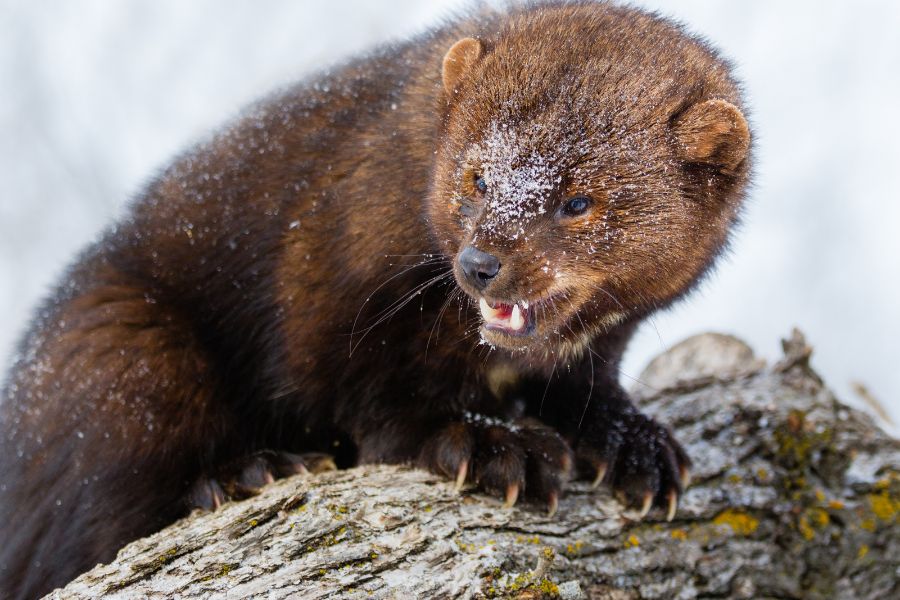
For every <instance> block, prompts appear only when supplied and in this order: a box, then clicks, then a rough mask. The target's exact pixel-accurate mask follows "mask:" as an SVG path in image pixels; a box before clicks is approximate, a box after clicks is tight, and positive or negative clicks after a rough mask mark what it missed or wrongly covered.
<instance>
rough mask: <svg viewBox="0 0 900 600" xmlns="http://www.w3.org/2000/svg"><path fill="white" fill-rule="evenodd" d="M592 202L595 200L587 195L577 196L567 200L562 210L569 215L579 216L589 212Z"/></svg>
mask: <svg viewBox="0 0 900 600" xmlns="http://www.w3.org/2000/svg"><path fill="white" fill-rule="evenodd" d="M592 203H593V201H592V200H591V199H590V198H588V197H587V196H575V197H574V198H569V199H568V200H566V203H565V204H563V205H562V208H561V209H560V211H561V212H562V214H564V215H565V216H567V217H577V216H578V215H583V214H584V213H585V212H587V209H589V208H590V207H591V204H592Z"/></svg>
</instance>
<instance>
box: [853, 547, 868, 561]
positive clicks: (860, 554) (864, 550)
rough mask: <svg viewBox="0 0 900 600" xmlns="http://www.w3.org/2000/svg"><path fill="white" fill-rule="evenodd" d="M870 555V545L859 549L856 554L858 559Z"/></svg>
mask: <svg viewBox="0 0 900 600" xmlns="http://www.w3.org/2000/svg"><path fill="white" fill-rule="evenodd" d="M868 553H869V546H868V544H863V545H862V546H860V547H859V550H858V551H857V552H856V558H858V559H863V558H865V557H866V554H868Z"/></svg>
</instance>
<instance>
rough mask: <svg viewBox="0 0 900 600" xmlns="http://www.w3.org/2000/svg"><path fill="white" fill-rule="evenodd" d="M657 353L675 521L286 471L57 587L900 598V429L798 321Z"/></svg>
mask: <svg viewBox="0 0 900 600" xmlns="http://www.w3.org/2000/svg"><path fill="white" fill-rule="evenodd" d="M784 348H785V356H784V358H783V359H782V360H781V361H780V362H778V363H777V364H775V365H773V366H766V365H765V364H764V363H763V362H762V361H760V360H758V359H757V358H755V357H754V355H753V352H752V351H751V350H750V349H749V348H748V347H747V346H746V345H745V344H743V343H742V342H740V341H739V340H736V339H734V338H731V337H728V336H722V335H715V334H706V335H702V336H697V337H694V338H691V339H690V340H687V341H686V342H683V343H682V344H680V345H678V346H676V347H674V348H672V349H671V350H670V351H668V352H667V353H665V354H663V355H661V356H660V357H658V358H657V359H655V360H654V361H653V362H652V363H651V365H650V366H649V367H648V369H647V370H646V371H645V372H644V373H643V374H642V375H641V377H640V378H639V379H640V381H641V382H642V385H641V387H640V388H639V389H636V390H634V394H635V396H636V398H637V399H638V400H639V402H640V403H641V404H642V405H643V407H644V409H645V410H646V411H647V412H649V413H651V414H653V415H655V416H656V417H658V418H659V419H660V420H661V421H662V422H664V423H667V424H670V425H671V426H672V428H673V430H674V431H675V433H676V435H677V437H678V439H679V440H681V442H682V443H683V444H684V445H685V447H686V449H687V451H688V453H689V454H690V456H691V457H692V459H693V461H694V473H693V478H694V479H693V483H692V485H691V486H690V487H689V488H688V490H687V492H686V494H685V496H684V498H683V499H682V501H681V504H680V506H679V509H678V513H677V515H676V516H675V519H674V520H673V521H672V522H666V521H665V520H664V515H662V514H661V513H660V512H659V511H653V512H651V513H650V515H648V516H647V518H645V519H643V520H641V519H639V518H638V515H637V514H636V513H635V512H634V511H629V510H624V509H623V507H622V506H621V505H620V504H619V503H618V502H617V501H616V500H615V499H614V498H612V497H611V496H610V495H609V493H608V492H606V491H605V490H602V489H601V490H593V489H591V488H590V487H589V486H588V485H585V484H581V483H573V484H571V485H570V487H569V488H568V490H567V493H566V496H565V497H564V498H563V499H562V500H561V502H560V506H559V512H558V513H557V514H556V516H554V517H552V518H550V517H547V516H546V515H545V514H544V513H543V512H542V511H541V510H540V509H539V508H537V507H531V506H527V505H525V506H517V507H515V508H513V509H506V508H504V507H503V506H502V505H501V503H500V502H499V501H498V500H494V499H492V498H488V497H486V496H483V495H481V494H477V493H474V492H470V491H464V492H463V493H461V494H459V493H455V492H454V491H453V488H452V485H451V484H450V483H449V482H447V481H444V480H442V479H440V478H438V477H435V476H433V475H430V474H428V473H424V472H421V471H417V470H413V469H409V468H406V467H391V466H363V467H359V468H356V469H350V470H345V471H335V472H330V473H325V474H319V475H306V476H297V477H293V478H290V479H286V480H282V481H278V482H276V483H274V484H272V485H270V486H268V487H267V488H266V490H265V491H264V492H263V493H262V494H261V495H259V496H257V497H255V498H252V499H249V500H245V501H242V502H233V503H229V504H227V505H226V506H224V507H223V508H222V509H220V510H219V511H217V512H215V513H212V514H195V515H192V516H191V517H188V518H186V519H183V520H182V521H180V522H178V523H175V524H174V525H172V526H171V527H169V528H167V529H165V530H164V531H161V532H159V533H157V534H155V535H152V536H150V537H148V538H145V539H142V540H138V541H136V542H134V543H132V544H130V545H129V546H127V547H126V548H124V549H123V550H122V551H121V552H120V553H119V555H118V557H117V558H116V560H115V561H114V562H113V563H111V564H109V565H100V566H97V567H96V568H95V569H93V570H92V571H90V572H88V573H85V574H83V575H82V576H80V577H79V578H78V579H76V580H75V581H73V582H72V583H70V584H69V585H68V586H67V587H66V588H65V589H62V590H56V591H55V592H53V593H52V594H50V595H49V596H48V597H50V598H67V599H68V598H77V599H81V598H84V599H88V598H90V599H93V598H107V597H108V598H188V597H190V598H289V597H291V598H294V597H296V598H360V599H362V598H385V599H386V598H402V599H413V598H494V597H503V598H522V599H524V598H572V599H574V598H596V599H632V598H871V599H875V598H900V583H898V581H900V442H898V441H897V440H895V439H893V438H892V437H890V436H889V435H888V434H886V433H885V432H884V431H882V430H881V429H880V428H879V427H878V426H877V425H876V424H875V423H874V422H873V420H872V419H871V418H870V417H868V416H867V415H865V414H863V413H861V412H859V411H857V410H854V409H852V408H850V407H848V406H845V405H843V404H841V403H840V402H839V401H838V400H837V399H836V398H835V397H834V395H833V394H832V393H831V392H830V391H829V390H828V389H827V388H826V387H825V386H824V385H823V383H822V380H821V379H820V378H819V377H818V376H817V375H816V373H814V372H813V371H812V369H811V368H810V366H809V357H810V352H811V350H810V348H809V347H808V346H807V345H806V343H805V341H804V340H803V337H802V335H801V334H800V333H799V332H796V331H795V332H794V334H793V336H792V337H791V339H790V340H786V341H785V342H784Z"/></svg>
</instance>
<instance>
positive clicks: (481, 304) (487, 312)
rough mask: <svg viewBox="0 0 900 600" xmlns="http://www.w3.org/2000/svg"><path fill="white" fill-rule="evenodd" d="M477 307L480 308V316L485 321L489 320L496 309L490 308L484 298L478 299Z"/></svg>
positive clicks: (495, 312) (493, 315)
mask: <svg viewBox="0 0 900 600" xmlns="http://www.w3.org/2000/svg"><path fill="white" fill-rule="evenodd" d="M478 308H479V309H480V310H481V316H482V318H484V320H485V321H490V320H491V319H493V318H494V317H495V316H496V314H497V311H496V310H494V309H493V308H491V306H490V305H489V304H488V303H487V300H485V299H484V298H481V299H479V300H478Z"/></svg>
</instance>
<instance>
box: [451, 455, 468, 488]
mask: <svg viewBox="0 0 900 600" xmlns="http://www.w3.org/2000/svg"><path fill="white" fill-rule="evenodd" d="M468 473H469V461H468V460H464V461H462V462H461V463H459V470H458V471H457V472H456V484H454V486H453V489H454V490H455V491H457V492H458V491H460V490H461V489H462V488H463V485H465V483H466V475H468Z"/></svg>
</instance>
